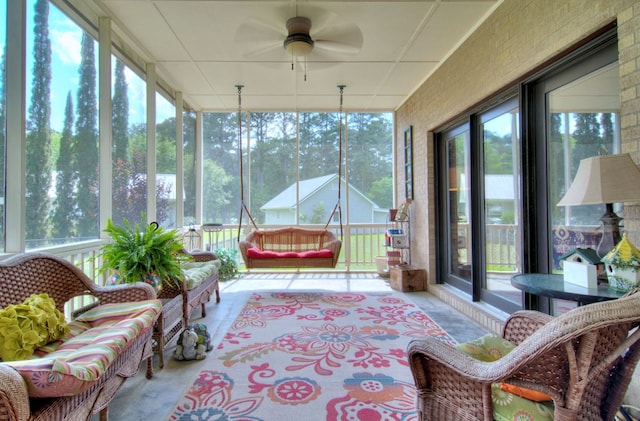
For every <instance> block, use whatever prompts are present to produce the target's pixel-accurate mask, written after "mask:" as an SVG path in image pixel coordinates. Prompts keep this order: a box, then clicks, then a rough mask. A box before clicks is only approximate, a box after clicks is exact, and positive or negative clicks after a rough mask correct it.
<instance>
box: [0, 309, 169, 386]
mask: <svg viewBox="0 0 640 421" xmlns="http://www.w3.org/2000/svg"><path fill="white" fill-rule="evenodd" d="M161 308H162V303H161V302H160V301H159V300H149V301H140V302H133V303H122V304H105V305H101V306H98V307H96V308H93V309H91V310H89V311H87V312H86V313H84V314H82V315H81V316H80V317H78V318H76V319H75V320H74V321H72V322H70V323H69V325H68V326H69V333H68V334H67V335H65V336H64V337H62V338H61V339H60V340H58V341H55V342H52V343H49V344H47V345H45V346H43V347H40V348H38V349H36V351H35V353H34V355H33V357H32V358H31V359H28V360H24V361H11V362H7V363H6V364H8V365H10V366H11V367H13V368H14V369H16V370H17V371H18V372H19V373H20V374H21V375H22V377H23V379H24V380H25V382H26V384H27V389H28V391H29V396H31V397H38V398H45V397H59V396H72V395H75V394H78V393H81V392H84V391H85V390H87V389H89V388H90V387H91V386H93V384H95V383H96V382H97V381H98V380H99V379H100V376H101V375H102V374H104V372H105V371H106V369H107V368H108V367H109V366H110V364H111V363H112V362H113V361H114V360H115V358H116V357H117V356H118V355H119V353H121V352H122V351H123V350H125V349H126V348H127V346H128V345H129V343H131V341H132V340H134V339H135V338H136V337H137V336H138V335H139V334H140V333H141V332H144V331H145V330H148V329H151V328H152V327H153V324H154V322H155V320H156V318H157V317H158V314H160V310H161Z"/></svg>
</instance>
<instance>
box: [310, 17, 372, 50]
mask: <svg viewBox="0 0 640 421" xmlns="http://www.w3.org/2000/svg"><path fill="white" fill-rule="evenodd" d="M311 37H312V38H313V39H314V41H315V46H314V47H316V48H318V49H322V50H325V51H327V52H333V53H337V54H346V55H354V54H358V53H359V52H360V49H361V48H362V42H363V38H362V31H360V28H359V27H358V25H356V24H354V23H347V24H341V25H331V26H327V27H326V28H325V29H324V30H323V31H322V32H319V33H317V34H315V35H314V34H312V36H311Z"/></svg>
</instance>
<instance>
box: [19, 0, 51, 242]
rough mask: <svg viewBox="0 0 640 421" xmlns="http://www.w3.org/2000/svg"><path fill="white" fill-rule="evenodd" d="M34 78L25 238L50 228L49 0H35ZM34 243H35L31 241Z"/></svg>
mask: <svg viewBox="0 0 640 421" xmlns="http://www.w3.org/2000/svg"><path fill="white" fill-rule="evenodd" d="M33 32H34V47H33V58H34V60H33V61H34V66H33V81H32V86H31V105H30V106H29V118H28V121H27V148H26V149H27V152H26V155H27V159H26V180H25V182H26V209H25V211H26V220H27V221H29V223H28V224H26V238H27V240H43V239H44V238H46V237H47V236H48V228H49V224H48V221H49V207H50V203H49V196H48V192H49V185H50V180H51V164H50V163H49V157H50V155H51V149H50V145H51V128H50V123H51V103H50V99H51V41H50V39H49V1H48V0H38V1H37V2H36V4H35V14H34V28H33ZM34 245H37V244H35V243H34Z"/></svg>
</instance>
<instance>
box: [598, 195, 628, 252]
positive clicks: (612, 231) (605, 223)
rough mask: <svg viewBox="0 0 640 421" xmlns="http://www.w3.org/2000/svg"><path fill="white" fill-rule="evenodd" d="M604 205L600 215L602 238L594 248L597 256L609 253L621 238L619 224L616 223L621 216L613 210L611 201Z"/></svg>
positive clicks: (620, 219)
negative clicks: (604, 208) (602, 213)
mask: <svg viewBox="0 0 640 421" xmlns="http://www.w3.org/2000/svg"><path fill="white" fill-rule="evenodd" d="M605 206H606V211H605V213H604V215H602V218H600V220H601V221H602V238H601V239H600V243H598V247H597V248H596V253H598V257H600V258H602V257H604V256H605V255H606V254H607V253H609V252H610V251H611V250H612V249H613V248H614V247H615V246H616V244H618V243H619V242H620V240H622V236H621V235H620V226H619V225H618V224H619V222H620V221H622V219H623V218H620V217H619V216H618V215H617V214H616V213H615V212H614V211H613V204H612V203H607V204H606V205H605Z"/></svg>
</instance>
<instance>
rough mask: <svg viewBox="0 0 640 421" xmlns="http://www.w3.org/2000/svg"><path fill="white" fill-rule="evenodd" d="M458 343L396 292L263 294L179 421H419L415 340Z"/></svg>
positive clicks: (180, 410) (182, 403)
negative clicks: (411, 355) (412, 366)
mask: <svg viewBox="0 0 640 421" xmlns="http://www.w3.org/2000/svg"><path fill="white" fill-rule="evenodd" d="M424 335H431V336H435V337H437V338H439V339H441V340H443V341H445V342H447V343H449V344H451V345H455V344H456V342H455V340H454V339H453V338H452V337H451V336H449V334H447V332H445V331H444V330H443V329H442V328H441V327H440V326H439V325H438V324H437V323H435V322H434V321H433V320H431V319H430V318H429V317H428V316H427V315H426V314H425V313H424V312H423V311H421V310H420V309H419V308H418V307H416V305H415V304H413V303H411V302H410V301H408V300H407V299H406V298H404V297H403V296H402V295H400V294H397V293H394V292H381V293H339V292H336V293H325V292H276V293H270V292H265V293H254V294H252V296H251V298H250V299H249V300H248V302H247V303H246V305H245V306H244V308H243V309H242V311H241V313H240V315H239V316H238V318H237V319H236V320H235V321H234V323H233V324H232V326H231V328H230V329H229V331H228V332H227V333H226V335H225V337H224V339H223V340H222V341H221V343H220V344H219V346H218V347H217V349H215V350H214V351H212V352H210V353H209V356H208V357H207V358H206V359H205V360H203V361H202V364H203V370H202V371H201V372H200V373H199V375H198V376H197V378H196V380H195V382H194V383H193V384H192V385H191V386H190V387H189V388H188V390H187V391H186V394H185V395H184V396H183V397H182V398H180V400H179V401H178V403H177V404H176V405H175V407H174V408H173V410H172V412H171V415H170V416H169V419H170V420H236V421H249V420H251V421H257V420H264V421H271V420H291V421H293V420H296V421H298V420H363V421H364V420H372V421H373V420H416V419H417V414H416V410H415V387H414V383H413V378H412V376H411V372H410V370H409V366H408V362H407V352H406V349H407V344H408V343H409V341H410V340H411V339H413V338H417V337H421V336H424Z"/></svg>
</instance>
